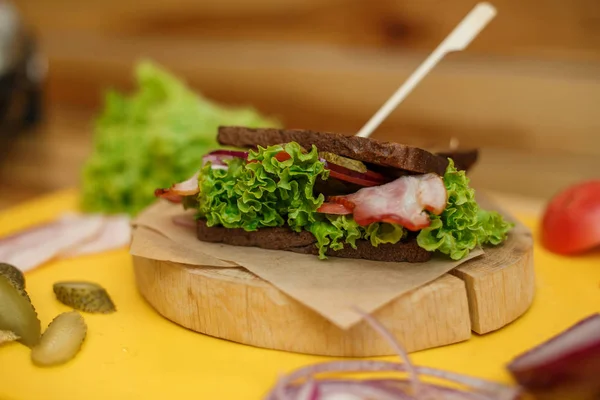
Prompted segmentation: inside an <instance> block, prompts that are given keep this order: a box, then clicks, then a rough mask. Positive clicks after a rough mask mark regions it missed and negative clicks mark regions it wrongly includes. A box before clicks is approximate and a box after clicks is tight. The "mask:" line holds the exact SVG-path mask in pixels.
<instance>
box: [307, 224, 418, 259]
mask: <svg viewBox="0 0 600 400" xmlns="http://www.w3.org/2000/svg"><path fill="white" fill-rule="evenodd" d="M307 229H308V230H309V231H310V232H311V233H312V234H313V235H314V236H315V237H316V238H317V248H318V249H319V257H320V258H322V259H324V258H326V255H325V254H326V253H327V251H328V250H329V249H331V250H342V249H343V248H344V247H346V246H350V247H352V248H353V249H356V241H357V240H359V239H364V240H369V241H370V242H371V245H373V246H375V247H377V246H379V245H380V244H382V243H392V244H393V243H398V242H399V241H400V240H402V239H403V238H404V237H406V235H407V233H408V232H407V231H406V230H405V229H404V228H403V227H402V226H400V225H397V224H389V223H384V222H381V223H380V222H375V223H372V224H369V225H367V226H366V227H364V226H360V225H358V223H357V222H356V221H355V220H354V218H352V216H350V215H322V216H321V217H320V219H319V220H318V221H316V222H314V223H313V224H311V225H310V226H309V227H308V228H307Z"/></svg>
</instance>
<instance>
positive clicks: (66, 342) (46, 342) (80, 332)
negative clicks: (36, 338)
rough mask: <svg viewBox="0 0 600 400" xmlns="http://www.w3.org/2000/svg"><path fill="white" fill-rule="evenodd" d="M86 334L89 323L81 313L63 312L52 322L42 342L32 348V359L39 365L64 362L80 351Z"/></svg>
mask: <svg viewBox="0 0 600 400" xmlns="http://www.w3.org/2000/svg"><path fill="white" fill-rule="evenodd" d="M86 335H87V325H86V323H85V320H84V319H83V317H82V316H81V314H79V313H78V312H77V311H69V312H65V313H62V314H60V315H58V316H57V317H56V318H54V319H53V320H52V322H50V324H49V325H48V328H46V331H44V334H43V335H42V338H41V339H40V342H39V343H38V344H37V346H35V347H34V348H33V349H32V350H31V361H32V362H33V363H34V364H35V365H37V366H52V365H59V364H64V363H66V362H67V361H70V360H71V359H73V358H74V357H75V356H76V355H77V353H79V351H80V350H81V345H82V344H83V341H84V340H85V337H86Z"/></svg>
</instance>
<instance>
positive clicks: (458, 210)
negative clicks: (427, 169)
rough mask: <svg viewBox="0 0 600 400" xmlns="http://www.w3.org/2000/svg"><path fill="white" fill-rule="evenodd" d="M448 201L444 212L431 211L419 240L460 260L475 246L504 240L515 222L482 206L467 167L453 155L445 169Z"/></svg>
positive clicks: (428, 248)
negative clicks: (459, 164)
mask: <svg viewBox="0 0 600 400" xmlns="http://www.w3.org/2000/svg"><path fill="white" fill-rule="evenodd" d="M444 184H445V186H446V190H447V191H448V204H447V206H446V209H445V210H444V211H443V212H442V214H441V215H439V216H437V215H431V216H430V217H431V225H430V226H429V227H427V228H424V229H422V230H421V231H420V232H419V234H418V236H417V243H418V244H419V246H420V247H422V248H424V249H425V250H428V251H438V252H440V253H443V254H447V255H449V256H450V258H451V259H453V260H460V259H461V258H463V257H465V256H466V255H467V254H469V252H470V251H471V250H473V249H474V248H475V247H477V246H481V245H484V244H488V243H489V244H493V245H497V244H500V243H501V242H503V241H504V240H505V239H506V237H507V235H508V232H509V231H510V229H511V228H512V227H513V226H514V224H512V223H510V222H507V221H505V220H504V219H503V218H502V216H501V215H500V214H499V213H498V212H496V211H486V210H482V209H481V208H480V207H479V205H478V204H477V203H476V201H475V191H474V190H473V189H472V188H470V187H469V178H468V177H467V176H466V174H465V171H458V170H457V169H456V168H455V166H454V162H453V161H452V159H449V164H448V167H447V168H446V172H445V173H444Z"/></svg>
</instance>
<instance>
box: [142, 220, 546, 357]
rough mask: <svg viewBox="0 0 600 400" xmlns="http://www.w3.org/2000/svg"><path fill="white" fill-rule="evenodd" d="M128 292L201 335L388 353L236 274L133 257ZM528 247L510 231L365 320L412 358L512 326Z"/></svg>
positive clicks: (529, 271)
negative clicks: (131, 287) (135, 289)
mask: <svg viewBox="0 0 600 400" xmlns="http://www.w3.org/2000/svg"><path fill="white" fill-rule="evenodd" d="M133 264H134V270H135V277H136V281H137V286H138V289H139V291H140V292H141V294H142V295H143V296H144V298H145V299H146V300H147V301H148V302H149V303H150V305H151V306H152V307H154V308H155V309H156V310H157V311H158V312H159V313H160V314H161V315H163V316H164V317H166V318H167V319H169V320H171V321H173V322H175V323H178V324H180V325H182V326H184V327H186V328H189V329H191V330H194V331H196V332H200V333H203V334H207V335H211V336H215V337H219V338H223V339H227V340H231V341H234V342H239V343H244V344H248V345H253V346H258V347H264V348H269V349H278V350H285V351H292V352H299V353H307V354H315V355H327V356H350V357H367V356H381V355H391V354H392V351H391V349H390V346H389V345H388V344H387V342H385V341H384V340H383V339H382V338H381V336H380V335H379V334H377V333H376V332H375V331H374V330H373V329H372V328H371V327H370V326H368V325H367V324H366V323H365V322H364V321H361V322H359V323H358V324H356V325H355V326H353V327H352V328H350V329H348V330H342V329H340V328H338V327H337V326H335V325H334V324H332V323H331V322H329V321H328V320H326V319H325V318H324V317H322V316H320V315H319V314H317V313H316V312H314V311H312V310H310V309H308V308H307V307H305V306H304V305H302V304H300V303H298V302H297V301H295V300H294V299H292V298H290V297H289V296H287V295H285V294H284V293H282V292H281V291H279V290H278V289H277V288H275V287H274V286H272V285H271V284H269V283H268V282H266V281H263V280H262V279H260V278H258V277H257V276H255V275H253V274H252V273H250V272H248V271H247V270H245V269H243V268H214V267H198V266H195V265H194V266H190V265H185V264H178V263H172V262H165V261H158V260H151V259H147V258H143V257H137V256H134V257H133ZM534 284H535V279H534V272H533V240H532V237H531V233H530V232H529V230H528V229H527V228H526V227H524V226H522V225H520V224H517V226H516V227H515V228H514V230H513V231H512V232H511V234H510V236H509V239H508V240H507V241H506V242H505V243H504V244H502V245H501V246H498V247H490V248H486V249H485V254H484V255H483V256H480V257H477V258H475V259H473V260H470V261H468V262H466V263H464V264H462V265H461V266H460V267H458V268H456V269H455V270H454V271H452V272H451V273H450V274H446V275H444V276H442V277H440V278H439V279H437V280H435V281H433V282H431V283H429V284H427V285H424V286H422V287H420V288H418V289H415V290H413V291H411V292H409V293H406V294H405V295H403V296H401V297H399V298H397V299H395V300H394V301H392V302H390V303H388V304H387V305H385V306H383V307H382V308H380V309H379V310H377V311H376V312H375V313H373V316H374V317H375V318H377V319H378V320H379V321H381V322H382V323H383V324H384V325H385V326H386V328H388V329H389V330H390V331H391V332H392V333H393V334H394V335H395V336H396V337H397V338H398V340H400V341H401V343H403V345H404V346H406V348H407V349H408V351H411V352H412V351H417V350H422V349H427V348H432V347H437V346H443V345H448V344H452V343H456V342H460V341H464V340H468V339H469V338H470V337H471V335H472V331H474V332H476V333H479V334H485V333H487V332H490V331H494V330H497V329H499V328H501V327H503V326H505V325H506V324H508V323H510V322H512V321H514V320H515V319H516V318H518V317H519V316H520V315H522V314H523V313H524V312H525V311H526V310H527V309H528V308H529V306H530V305H531V302H532V300H533V295H534Z"/></svg>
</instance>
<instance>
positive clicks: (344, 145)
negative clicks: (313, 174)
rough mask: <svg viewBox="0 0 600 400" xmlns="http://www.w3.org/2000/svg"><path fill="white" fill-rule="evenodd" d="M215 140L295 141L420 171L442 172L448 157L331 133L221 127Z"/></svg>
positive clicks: (263, 143)
mask: <svg viewBox="0 0 600 400" xmlns="http://www.w3.org/2000/svg"><path fill="white" fill-rule="evenodd" d="M217 140H218V142H219V143H220V144H221V145H223V146H234V147H254V146H262V147H266V146H272V145H276V144H281V143H287V142H297V143H298V144H299V145H300V146H302V147H304V148H307V149H310V147H311V146H312V145H315V146H316V147H317V150H319V151H326V152H329V153H334V154H337V155H340V156H344V157H348V158H352V159H354V160H359V161H362V162H365V163H371V164H376V165H380V166H383V167H392V168H398V169H403V170H405V171H409V172H413V173H419V174H426V173H429V172H434V173H436V174H438V175H443V174H444V171H445V170H446V167H447V166H448V160H447V158H445V157H442V156H439V155H436V154H433V153H430V152H429V151H427V150H423V149H421V148H418V147H413V146H407V145H403V144H399V143H392V142H384V141H380V140H377V139H371V138H363V137H359V136H346V135H342V134H339V133H331V132H315V131H311V130H300V129H275V128H246V127H238V126H222V127H219V133H218V135H217Z"/></svg>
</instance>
